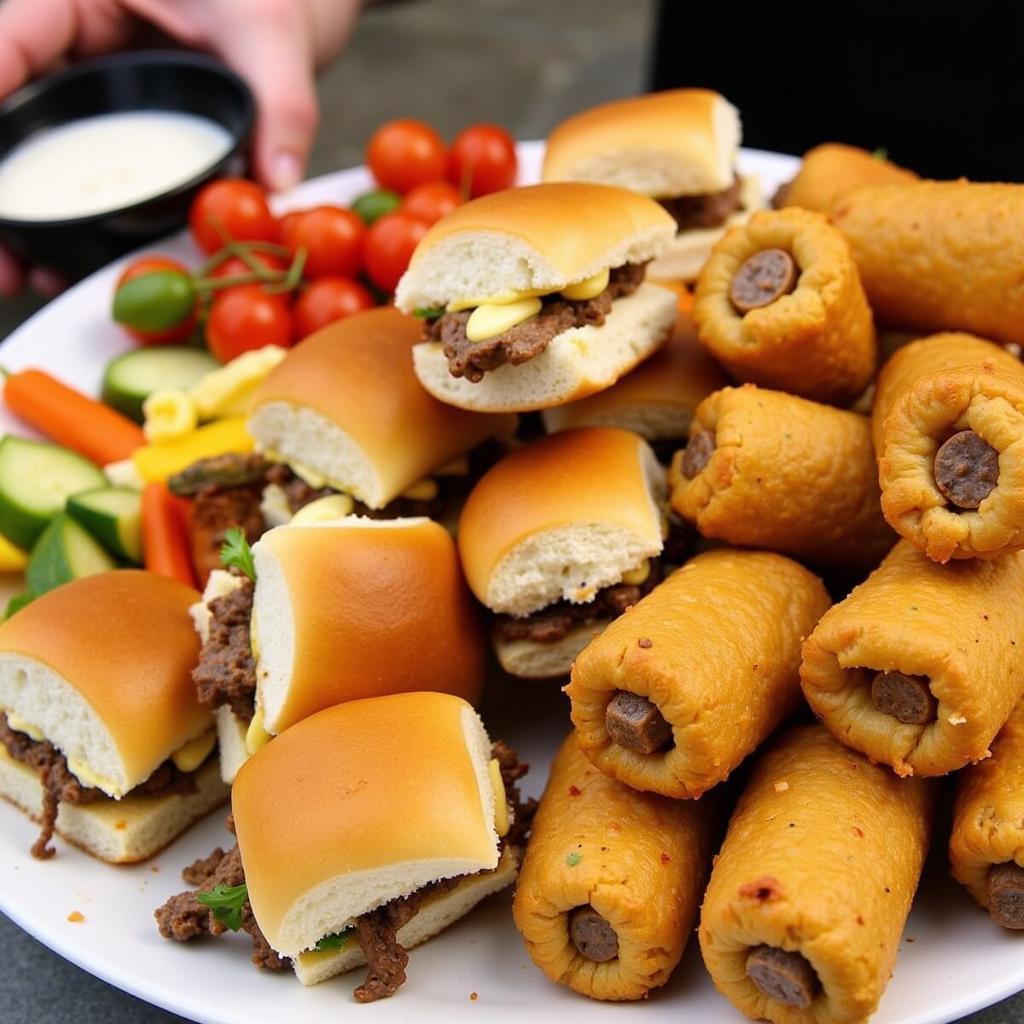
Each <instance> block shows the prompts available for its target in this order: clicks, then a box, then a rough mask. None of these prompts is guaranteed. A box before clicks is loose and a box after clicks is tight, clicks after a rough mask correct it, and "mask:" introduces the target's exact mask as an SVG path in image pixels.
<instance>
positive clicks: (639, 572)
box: [622, 558, 651, 587]
mask: <svg viewBox="0 0 1024 1024" xmlns="http://www.w3.org/2000/svg"><path fill="white" fill-rule="evenodd" d="M650 575H651V563H650V561H648V559H646V558H645V559H644V560H643V561H642V562H641V563H640V564H639V565H638V566H637V567H636V568H635V569H630V570H629V572H624V573H623V574H622V582H623V583H626V584H628V585H629V586H631V587H639V586H640V584H641V583H645V582H646V581H647V577H648V576H650Z"/></svg>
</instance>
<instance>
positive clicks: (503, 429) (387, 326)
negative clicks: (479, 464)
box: [250, 307, 516, 508]
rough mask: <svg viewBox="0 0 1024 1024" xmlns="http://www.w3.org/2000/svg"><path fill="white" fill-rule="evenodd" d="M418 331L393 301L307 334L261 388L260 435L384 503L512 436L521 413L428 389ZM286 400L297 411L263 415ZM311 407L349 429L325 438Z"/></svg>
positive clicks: (255, 412) (253, 419) (256, 401)
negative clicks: (418, 367) (421, 374)
mask: <svg viewBox="0 0 1024 1024" xmlns="http://www.w3.org/2000/svg"><path fill="white" fill-rule="evenodd" d="M421 331H422V324H421V323H420V321H419V320H416V319H414V318H413V317H407V316H403V315H402V314H401V313H399V312H398V311H397V310H395V309H393V308H390V307H387V308H381V309H372V310H367V311H366V312H364V313H357V314H356V315H355V316H350V317H346V318H345V319H344V320H340V321H338V322H337V323H334V324H331V325H329V326H328V327H325V328H323V329H322V330H320V331H317V332H316V333H315V334H312V335H310V337H308V338H306V339H305V340H304V341H303V342H302V344H301V345H298V346H296V347H295V348H293V349H292V350H291V351H289V353H288V355H287V356H285V358H284V359H283V360H282V361H281V362H280V363H279V364H278V365H277V366H276V367H275V368H274V369H273V370H271V371H270V373H269V374H268V375H267V377H266V378H265V379H264V380H263V382H262V383H261V384H260V386H259V387H258V388H257V390H256V393H255V395H254V396H253V400H252V405H251V406H250V426H251V429H252V432H253V436H254V437H255V438H256V440H257V441H258V442H260V443H261V444H263V445H266V444H267V443H268V440H269V441H271V442H272V443H273V444H275V445H279V446H280V447H281V448H282V449H283V450H284V451H283V454H284V455H285V457H286V458H290V455H291V448H292V447H295V448H296V449H297V450H300V454H301V457H302V458H303V461H305V460H306V459H308V464H309V466H310V467H311V468H313V469H315V470H317V471H318V472H321V473H323V474H324V475H325V476H326V477H328V479H329V481H330V482H331V483H332V484H333V485H334V486H337V487H339V488H341V489H344V490H348V491H350V492H351V493H354V494H355V495H356V497H358V498H360V499H361V500H364V501H366V503H367V504H369V505H370V506H371V507H374V508H378V507H381V506H383V505H384V504H386V502H387V501H389V500H391V499H392V498H394V497H397V496H398V495H399V494H400V493H401V492H402V491H403V490H405V489H406V488H407V487H409V486H410V485H412V484H414V483H416V482H417V481H419V480H421V479H422V478H423V477H424V476H426V475H427V474H429V473H430V472H431V470H434V469H436V468H437V467H438V466H443V465H444V464H445V463H447V462H451V461H452V460H453V459H456V458H458V457H459V456H461V455H464V454H465V453H466V452H468V451H469V450H470V449H472V448H475V447H476V446H477V445H478V444H481V443H482V442H483V441H486V440H488V439H489V438H492V437H499V436H507V435H509V434H511V433H512V431H513V430H514V429H515V423H516V418H515V417H514V416H511V415H493V414H484V413H476V412H467V411H465V410H463V409H456V408H455V407H454V406H451V405H445V404H444V403H443V402H439V401H438V400H437V399H436V398H433V397H431V396H430V395H429V394H427V392H426V391H424V390H423V387H422V385H421V384H420V382H419V380H418V379H417V377H416V374H415V372H414V370H413V364H412V346H413V345H415V344H416V343H417V342H418V341H420V340H421V338H420V335H421ZM282 406H283V407H285V408H287V409H288V410H290V411H291V413H292V415H291V417H285V418H284V419H282V418H280V417H274V416H269V417H265V416H263V415H261V414H263V413H267V412H269V410H270V409H271V408H278V409H280V408H281V407H282ZM307 411H308V412H307ZM304 413H305V414H306V417H304V416H303V414H304ZM310 413H315V414H318V415H319V417H322V418H323V420H326V421H327V424H326V426H327V427H328V428H330V427H332V426H333V427H334V428H336V429H337V430H338V431H341V432H342V434H343V435H344V437H342V438H339V437H337V436H333V435H332V436H325V434H324V430H323V426H324V425H323V424H322V423H321V424H316V423H310V422H307V418H308V416H309V414H310ZM271 421H273V423H272V424H271ZM275 431H277V432H283V435H284V436H283V438H282V437H275V436H273V435H274V433H275ZM300 435H301V441H302V443H301V444H299V443H298V442H297V441H296V438H298V437H299V436H300ZM289 440H291V441H294V442H295V443H294V444H289ZM353 448H354V449H355V450H354V451H353ZM339 476H340V477H348V479H336V477H339ZM359 484H364V485H365V486H363V487H361V486H359ZM353 485H355V486H354V487H353ZM360 492H362V493H360Z"/></svg>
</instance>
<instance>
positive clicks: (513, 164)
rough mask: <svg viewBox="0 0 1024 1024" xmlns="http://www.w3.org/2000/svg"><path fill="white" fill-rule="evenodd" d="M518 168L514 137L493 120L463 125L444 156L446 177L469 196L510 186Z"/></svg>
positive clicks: (514, 180)
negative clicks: (446, 163) (446, 162)
mask: <svg viewBox="0 0 1024 1024" xmlns="http://www.w3.org/2000/svg"><path fill="white" fill-rule="evenodd" d="M518 169H519V161H518V160H517V158H516V143H515V140H514V139H513V138H512V136H511V135H509V133H508V132H507V131H505V129H504V128H499V127H498V126H497V125H496V124H474V125H471V126H470V127H469V128H464V129H463V130H462V131H461V132H459V134H458V135H456V136H455V141H454V142H453V143H452V148H451V153H450V154H449V156H448V180H449V181H450V182H451V183H452V184H453V185H455V187H456V188H457V189H459V191H460V192H461V193H462V194H463V195H468V196H469V198H470V199H475V198H476V197H477V196H485V195H487V194H488V193H490V192H501V191H502V190H503V189H506V188H511V187H512V186H513V185H514V184H515V183H516V172H517V171H518Z"/></svg>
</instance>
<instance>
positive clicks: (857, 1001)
mask: <svg viewBox="0 0 1024 1024" xmlns="http://www.w3.org/2000/svg"><path fill="white" fill-rule="evenodd" d="M934 785H935V784H934V783H932V782H930V781H927V780H924V779H897V778H896V777H895V776H894V775H893V774H892V773H891V772H889V771H888V770H886V769H884V768H879V767H876V766H875V765H872V764H870V763H869V762H868V761H867V760H866V759H865V758H863V757H861V756H860V755H859V754H856V753H854V752H853V751H851V750H848V749H847V748H845V747H843V746H842V745H840V744H839V743H837V742H836V741H835V740H834V739H833V738H832V737H831V736H829V734H828V733H827V732H826V731H825V730H824V729H822V728H821V727H820V726H816V725H809V726H801V727H799V728H795V729H792V730H790V731H788V732H786V733H784V734H782V735H781V736H779V737H778V738H777V740H775V741H774V742H773V744H772V746H771V747H770V748H769V750H768V751H767V752H766V753H765V754H763V755H762V757H761V758H760V760H759V761H758V763H757V765H756V767H755V768H754V771H753V772H752V774H751V777H750V781H749V782H748V784H747V788H746V790H745V791H744V793H743V795H742V796H741V797H740V801H739V804H738V805H737V807H736V810H735V812H734V813H733V816H732V820H731V821H730V822H729V828H728V831H727V832H726V836H725V842H724V843H723V845H722V848H721V851H720V852H719V855H718V857H717V858H716V860H715V866H714V869H713V870H712V872H711V881H710V883H709V885H708V891H707V894H706V896H705V897H704V905H703V908H702V910H701V921H700V928H699V929H698V934H699V937H700V948H701V952H702V953H703V955H704V963H705V964H706V965H707V968H708V971H709V972H710V974H711V978H712V980H713V981H714V983H715V986H716V987H717V988H718V990H719V991H720V992H722V993H723V994H724V995H725V996H726V997H727V998H728V999H729V1000H730V1002H732V1004H733V1005H734V1006H736V1007H737V1008H738V1009H739V1010H741V1011H742V1012H743V1013H745V1014H746V1015H747V1016H748V1017H752V1018H757V1019H765V1020H770V1021H774V1022H776V1024H804V1022H807V1024H847V1022H853V1021H863V1020H864V1019H865V1018H866V1017H867V1016H868V1015H869V1014H870V1013H872V1012H873V1011H874V1009H875V1008H876V1007H877V1005H878V1001H879V999H880V998H881V995H882V992H883V990H884V989H885V986H886V984H887V983H888V981H889V977H890V975H891V973H892V968H893V964H894V963H895V960H896V951H897V947H898V944H899V940H900V935H901V934H902V932H903V927H904V925H905V923H906V919H907V915H908V913H909V912H910V905H911V902H912V900H913V897H914V892H915V890H916V889H917V884H918V880H919V879H920V876H921V868H922V866H923V864H924V859H925V854H926V853H927V848H928V835H929V830H930V826H931V822H932V817H933V813H934V795H935V791H934Z"/></svg>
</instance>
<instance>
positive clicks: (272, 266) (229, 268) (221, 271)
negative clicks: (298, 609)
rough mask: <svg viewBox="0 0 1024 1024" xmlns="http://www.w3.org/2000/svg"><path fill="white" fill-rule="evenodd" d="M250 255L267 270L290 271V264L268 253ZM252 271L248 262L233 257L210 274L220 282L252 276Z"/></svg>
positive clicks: (252, 253)
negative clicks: (230, 278)
mask: <svg viewBox="0 0 1024 1024" xmlns="http://www.w3.org/2000/svg"><path fill="white" fill-rule="evenodd" d="M249 255H250V256H251V257H252V258H253V259H254V260H255V261H256V262H257V263H259V264H260V265H261V266H264V267H266V268H267V270H279V271H282V272H283V271H285V270H287V269H288V264H287V263H285V261H284V260H283V259H281V257H280V256H272V255H271V254H270V253H268V252H251V253H249ZM251 273H252V270H251V269H250V268H249V266H248V265H247V264H246V262H245V261H244V260H242V259H240V258H239V257H238V256H232V257H231V258H230V259H226V260H225V261H224V262H223V263H222V264H221V265H220V266H219V267H216V268H215V269H214V270H212V271H211V272H210V277H214V278H217V279H218V280H219V279H220V278H222V277H239V276H240V275H242V274H251Z"/></svg>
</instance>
